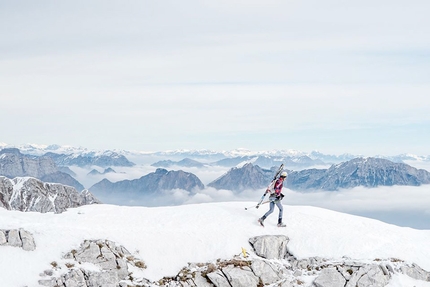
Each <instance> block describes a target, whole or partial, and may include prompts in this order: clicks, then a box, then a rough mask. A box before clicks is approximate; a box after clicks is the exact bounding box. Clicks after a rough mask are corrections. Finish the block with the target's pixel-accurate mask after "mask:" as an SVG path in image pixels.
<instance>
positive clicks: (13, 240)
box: [7, 229, 22, 247]
mask: <svg viewBox="0 0 430 287" xmlns="http://www.w3.org/2000/svg"><path fill="white" fill-rule="evenodd" d="M7 245H9V246H14V247H22V241H21V238H20V237H19V231H18V230H17V229H11V230H9V232H8V233H7Z"/></svg>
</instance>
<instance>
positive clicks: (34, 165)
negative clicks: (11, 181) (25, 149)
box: [0, 148, 58, 178]
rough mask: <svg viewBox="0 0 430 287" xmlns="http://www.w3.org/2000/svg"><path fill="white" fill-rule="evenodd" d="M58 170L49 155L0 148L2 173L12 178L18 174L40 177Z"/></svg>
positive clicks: (0, 170) (0, 172) (0, 171)
mask: <svg viewBox="0 0 430 287" xmlns="http://www.w3.org/2000/svg"><path fill="white" fill-rule="evenodd" d="M57 171H58V168H57V166H56V164H55V162H54V161H53V160H52V159H51V158H49V157H37V156H29V155H24V154H22V153H21V152H20V151H19V149H16V148H5V149H2V150H0V175H4V176H7V177H10V178H13V177H16V176H32V177H36V178H40V177H42V176H44V175H47V174H50V173H54V172H57Z"/></svg>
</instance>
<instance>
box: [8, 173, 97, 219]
mask: <svg viewBox="0 0 430 287" xmlns="http://www.w3.org/2000/svg"><path fill="white" fill-rule="evenodd" d="M96 203H100V201H99V200H97V199H96V198H95V197H94V196H93V195H92V194H91V193H90V192H89V191H88V190H84V191H83V192H78V191H77V190H76V189H75V188H73V187H71V186H67V185H62V184H58V183H44V182H42V181H40V180H38V179H36V178H32V177H16V178H14V179H9V178H6V177H3V176H0V207H4V208H6V209H8V210H19V211H37V212H41V213H45V212H55V213H61V212H64V211H66V210H67V208H71V207H78V206H82V205H87V204H96Z"/></svg>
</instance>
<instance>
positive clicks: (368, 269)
mask: <svg viewBox="0 0 430 287" xmlns="http://www.w3.org/2000/svg"><path fill="white" fill-rule="evenodd" d="M389 280H390V276H387V275H384V272H383V271H382V269H381V267H379V265H374V264H372V265H366V266H364V267H361V268H360V269H359V270H358V271H357V272H355V273H354V274H352V276H351V279H350V280H349V281H348V283H347V284H346V287H369V286H372V287H382V286H385V285H387V284H388V282H389Z"/></svg>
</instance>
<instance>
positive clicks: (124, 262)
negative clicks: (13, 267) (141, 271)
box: [39, 240, 149, 287]
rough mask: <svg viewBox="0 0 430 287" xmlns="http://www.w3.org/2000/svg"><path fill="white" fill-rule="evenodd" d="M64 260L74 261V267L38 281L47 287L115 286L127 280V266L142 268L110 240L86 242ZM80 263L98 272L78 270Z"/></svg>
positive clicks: (126, 251)
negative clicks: (91, 265) (88, 264)
mask: <svg viewBox="0 0 430 287" xmlns="http://www.w3.org/2000/svg"><path fill="white" fill-rule="evenodd" d="M64 259H70V260H74V261H76V264H71V265H72V267H70V266H68V267H69V268H72V269H71V270H70V271H68V272H67V273H65V274H63V275H61V276H60V277H57V278H51V279H46V280H41V281H39V283H40V284H42V285H44V286H49V287H54V286H65V287H74V286H76V287H99V286H103V287H117V286H120V282H121V281H123V280H128V279H129V271H128V264H131V265H133V266H136V267H138V268H145V266H144V264H143V261H141V260H138V259H136V258H134V257H133V256H132V255H131V253H130V252H129V251H128V250H127V249H125V248H124V247H123V246H118V245H116V244H115V243H114V242H112V241H109V240H85V241H84V242H83V243H82V244H81V246H80V248H79V249H78V250H72V251H70V252H68V253H66V254H65V255H64ZM83 263H91V264H94V265H95V266H97V267H99V270H100V271H94V269H91V270H86V269H84V268H83V267H80V265H81V264H83ZM69 264H70V263H69ZM66 266H67V264H66ZM96 270H97V269H96ZM45 274H46V272H45ZM121 284H122V283H121ZM122 285H124V284H122ZM124 286H130V287H133V286H135V285H129V284H126V285H124ZM141 286H149V285H141Z"/></svg>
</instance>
